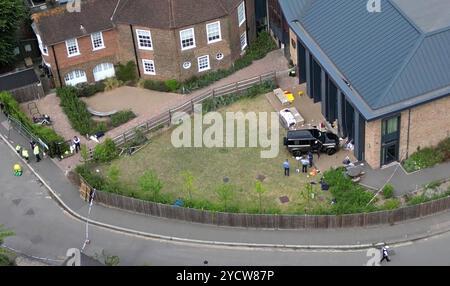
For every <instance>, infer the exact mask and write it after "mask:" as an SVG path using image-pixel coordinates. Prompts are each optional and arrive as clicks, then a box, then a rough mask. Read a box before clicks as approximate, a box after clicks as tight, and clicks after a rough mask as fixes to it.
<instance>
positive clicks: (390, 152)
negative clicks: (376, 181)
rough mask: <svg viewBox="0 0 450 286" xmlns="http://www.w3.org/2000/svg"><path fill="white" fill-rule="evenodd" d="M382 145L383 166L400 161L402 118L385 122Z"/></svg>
mask: <svg viewBox="0 0 450 286" xmlns="http://www.w3.org/2000/svg"><path fill="white" fill-rule="evenodd" d="M381 130H382V134H381V135H382V144H381V165H382V166H383V165H387V164H390V163H392V162H395V161H398V160H399V148H400V144H399V142H400V116H395V117H391V118H389V119H386V120H383V123H382V128H381Z"/></svg>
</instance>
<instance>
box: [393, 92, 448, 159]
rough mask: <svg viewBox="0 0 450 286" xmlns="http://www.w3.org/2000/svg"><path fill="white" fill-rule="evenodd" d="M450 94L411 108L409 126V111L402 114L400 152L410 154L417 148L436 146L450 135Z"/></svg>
mask: <svg viewBox="0 0 450 286" xmlns="http://www.w3.org/2000/svg"><path fill="white" fill-rule="evenodd" d="M449 111H450V96H447V97H445V98H442V99H439V100H436V101H432V102H430V103H428V104H425V105H421V106H418V107H416V108H414V109H412V110H411V120H410V122H411V125H410V128H409V147H408V121H409V120H408V119H409V112H408V111H404V112H402V114H401V128H400V138H401V139H400V154H405V156H406V154H407V152H409V155H411V154H412V153H414V152H416V151H417V148H418V147H420V148H423V147H429V146H435V145H437V144H438V143H439V142H440V141H442V140H443V139H445V138H447V137H450V112H449Z"/></svg>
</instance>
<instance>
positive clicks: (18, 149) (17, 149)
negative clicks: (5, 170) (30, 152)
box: [16, 145, 22, 155]
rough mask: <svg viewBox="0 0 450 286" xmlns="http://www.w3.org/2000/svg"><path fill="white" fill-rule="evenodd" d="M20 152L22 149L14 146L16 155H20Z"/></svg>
mask: <svg viewBox="0 0 450 286" xmlns="http://www.w3.org/2000/svg"><path fill="white" fill-rule="evenodd" d="M21 151H22V147H21V146H20V145H17V146H16V152H17V154H19V155H20V153H21Z"/></svg>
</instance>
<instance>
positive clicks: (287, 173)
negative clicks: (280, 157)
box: [283, 159, 291, 177]
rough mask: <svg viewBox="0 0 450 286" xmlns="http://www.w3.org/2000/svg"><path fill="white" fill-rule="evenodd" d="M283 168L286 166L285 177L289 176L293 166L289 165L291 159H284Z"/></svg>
mask: <svg viewBox="0 0 450 286" xmlns="http://www.w3.org/2000/svg"><path fill="white" fill-rule="evenodd" d="M283 168H284V176H285V177H289V171H290V169H291V167H290V166H289V160H288V159H286V161H284V163H283Z"/></svg>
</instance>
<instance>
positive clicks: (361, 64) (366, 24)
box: [279, 0, 450, 120]
mask: <svg viewBox="0 0 450 286" xmlns="http://www.w3.org/2000/svg"><path fill="white" fill-rule="evenodd" d="M391 1H395V0H381V4H382V12H381V13H369V12H368V11H367V9H366V5H367V0H352V1H349V0H333V1H329V0H279V2H280V5H281V7H282V9H283V12H284V14H285V17H286V19H287V21H288V23H289V24H290V26H291V28H292V29H293V30H294V31H295V32H296V33H297V35H298V36H299V38H300V39H301V40H302V42H303V43H304V44H305V45H306V46H307V47H308V49H309V50H310V51H311V52H312V53H313V55H314V56H315V57H316V58H317V59H318V61H319V62H320V64H321V65H322V67H323V68H324V69H325V70H327V72H328V73H329V74H330V76H331V77H332V78H333V80H334V81H335V82H336V83H337V84H338V85H339V87H340V88H341V89H342V90H343V91H344V93H345V94H346V95H347V98H348V99H349V100H350V102H352V104H353V105H355V107H356V108H358V110H359V111H360V112H361V113H362V114H363V116H364V117H365V118H366V119H368V120H370V119H374V118H377V117H381V116H383V115H385V114H388V113H393V112H396V111H399V110H402V109H405V108H407V107H408V106H413V105H417V104H420V103H423V102H426V101H429V100H431V99H433V98H437V97H440V96H445V95H448V94H449V92H448V91H446V87H450V70H449V67H450V63H449V61H450V51H449V47H450V45H449V42H450V32H448V30H450V26H448V27H445V28H444V29H441V30H437V31H434V32H433V33H428V34H426V33H425V32H424V31H423V30H421V29H420V27H418V24H417V23H415V22H414V21H413V20H412V19H410V18H408V17H407V16H406V13H405V11H403V10H401V9H400V8H399V7H400V6H399V4H403V3H400V2H402V0H397V1H398V2H399V3H393V2H391ZM433 1H434V2H435V4H439V3H443V4H442V5H443V8H444V7H445V6H447V3H446V2H447V1H449V0H433ZM419 2H422V0H408V3H409V4H410V5H413V6H414V5H415V4H417V5H418V6H422V4H419ZM444 2H445V3H444ZM433 9H436V8H433ZM447 18H448V19H450V14H449V15H448V16H447ZM440 23H442V20H441V21H440ZM436 27H437V26H436ZM343 78H344V79H345V80H347V81H348V82H349V83H350V85H351V86H350V88H349V87H348V86H347V85H346V84H345V82H344V81H343V80H342V79H343ZM426 94H428V95H429V96H428V97H427V96H424V95H426ZM415 99H416V100H415Z"/></svg>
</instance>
